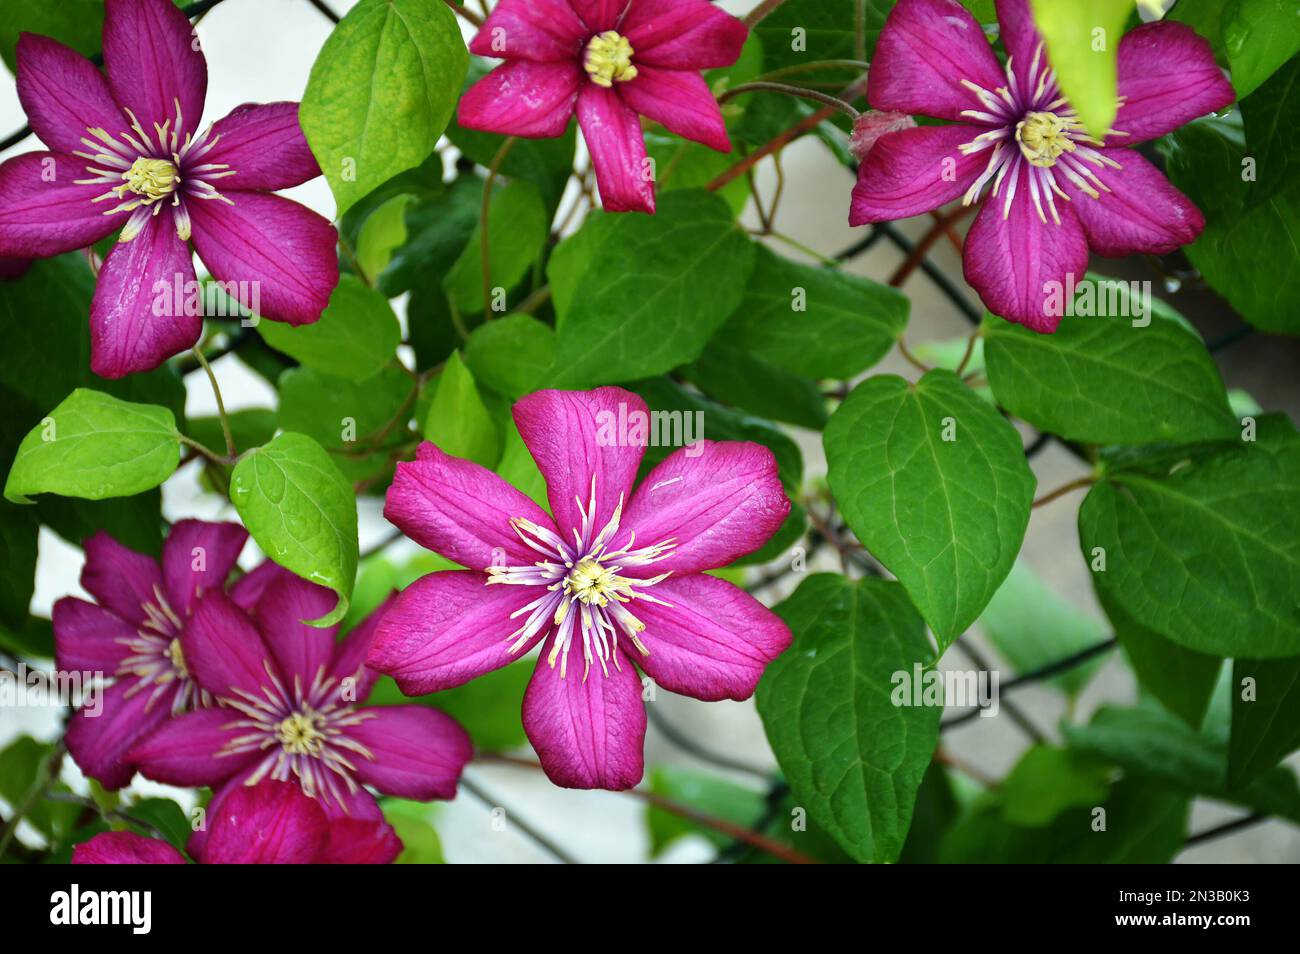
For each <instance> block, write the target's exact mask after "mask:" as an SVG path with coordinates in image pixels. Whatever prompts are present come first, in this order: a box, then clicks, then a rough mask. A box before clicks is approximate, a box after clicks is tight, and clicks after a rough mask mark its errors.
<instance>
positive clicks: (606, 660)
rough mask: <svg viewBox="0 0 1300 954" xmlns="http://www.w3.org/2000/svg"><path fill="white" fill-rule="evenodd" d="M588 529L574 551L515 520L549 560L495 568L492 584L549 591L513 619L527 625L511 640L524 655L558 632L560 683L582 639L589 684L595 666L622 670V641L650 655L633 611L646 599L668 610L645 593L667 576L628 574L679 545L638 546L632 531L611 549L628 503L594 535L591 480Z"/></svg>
mask: <svg viewBox="0 0 1300 954" xmlns="http://www.w3.org/2000/svg"><path fill="white" fill-rule="evenodd" d="M577 504H578V512H579V514H580V515H581V517H582V526H581V527H575V528H574V530H573V536H574V542H573V545H569V544H568V543H566V542H565V541H564V540H563V539H561V538H560V536H559V535H558V534H556V533H555V532H554V531H552V530H549V529H547V528H546V527H541V526H538V525H537V524H536V523H534V522H533V521H531V520H527V519H525V518H523V517H516V518H515V519H513V520H511V521H510V524H511V526H512V527H514V530H515V533H516V534H518V536H519V539H520V540H522V541H523V542H524V543H525V544H526V545H527V546H528V547H530V548H531V549H533V550H536V551H537V552H538V553H539V554H540V555H541V556H542V557H543V559H541V560H538V561H537V562H535V563H533V564H531V565H529V566H493V567H489V568H488V571H487V572H488V579H487V582H488V584H489V585H490V584H493V583H506V584H511V585H515V586H535V587H540V588H542V590H543V591H542V593H541V595H540V596H538V597H537V598H536V599H534V600H533V601H532V602H530V603H528V604H527V605H526V606H523V607H521V608H519V609H518V610H516V611H515V612H514V613H513V614H512V615H511V618H512V619H518V618H520V617H525V619H524V622H523V625H521V626H520V627H519V628H518V629H517V630H515V631H514V632H513V633H511V634H510V636H509V642H510V644H511V645H510V652H511V653H517V652H519V651H520V650H521V649H523V648H524V647H525V646H526V645H528V644H529V643H530V642H532V641H533V640H534V639H535V638H537V637H539V636H543V635H545V634H546V632H547V631H548V630H549V629H550V628H551V627H555V639H554V642H553V643H552V646H551V651H550V653H549V654H548V655H547V659H546V661H547V665H549V666H551V667H552V668H554V667H555V664H556V662H557V661H558V662H559V664H560V677H561V678H565V677H566V676H567V675H568V663H569V648H570V646H571V645H572V643H573V640H574V638H575V636H576V637H577V638H579V639H580V640H581V642H582V657H583V661H584V664H585V665H584V668H583V674H582V678H583V680H584V681H586V679H587V676H588V675H589V674H590V672H591V666H592V663H594V662H599V664H600V667H601V671H602V672H603V673H604V674H605V675H609V664H610V663H611V662H612V663H613V665H614V667H615V668H616V669H620V668H621V666H620V665H619V659H618V656H619V653H618V637H619V636H620V635H623V636H626V637H627V639H628V641H629V642H631V643H632V645H633V646H635V647H636V649H637V651H638V652H640V653H641V654H642V655H643V656H648V655H650V650H649V649H647V648H646V646H645V644H644V643H643V642H642V641H641V637H640V634H641V633H642V632H644V630H645V624H644V623H643V622H641V620H639V619H637V617H636V615H635V614H634V613H633V612H632V611H631V610H630V609H629V608H628V606H629V604H632V603H634V602H635V601H636V600H646V601H649V602H652V603H658V604H660V605H661V606H669V605H671V604H669V603H665V602H664V601H663V600H661V599H658V598H657V597H655V596H654V595H653V594H651V593H647V592H646V590H647V589H648V588H649V587H652V586H654V585H655V584H656V583H660V582H662V581H663V580H665V579H667V578H668V576H669V574H668V573H662V574H660V575H658V576H652V577H648V578H645V579H642V578H640V577H629V576H624V575H623V571H624V570H626V569H629V568H632V567H640V566H647V565H649V564H651V563H654V562H655V561H656V560H661V559H663V557H664V556H665V555H666V554H667V553H668V552H669V551H670V550H672V549H673V547H674V546H676V544H675V543H674V542H673V541H672V540H664V541H662V542H660V543H657V544H655V545H653V546H648V547H641V548H637V547H636V535H635V534H634V533H629V534H628V538H627V542H626V543H625V544H624V545H623V546H620V547H618V548H616V549H611V548H610V547H611V544H612V542H613V540H614V537H615V536H616V535H617V533H618V529H619V523H620V522H621V521H622V519H623V499H622V497H620V498H619V502H618V506H617V507H615V508H614V513H613V515H612V516H611V517H610V520H609V522H608V523H607V524H606V525H605V526H604V527H603V528H602V529H601V530H600V532H599V533H596V532H595V527H594V522H595V517H596V507H597V503H596V478H595V477H594V476H593V477H592V480H591V500H590V501H589V502H588V504H587V505H586V506H583V503H582V500H581V499H577Z"/></svg>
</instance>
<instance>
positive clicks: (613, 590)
mask: <svg viewBox="0 0 1300 954" xmlns="http://www.w3.org/2000/svg"><path fill="white" fill-rule="evenodd" d="M621 583H622V581H621V580H620V579H619V577H618V574H616V573H615V572H614V571H613V570H611V569H609V568H608V567H605V566H602V565H601V563H600V561H599V560H593V559H590V558H587V559H585V560H583V561H582V562H580V563H579V564H578V565H577V566H575V567H574V568H573V569H572V570H570V571H569V575H568V576H566V577H565V578H564V592H565V593H566V594H568V595H569V596H571V597H574V598H576V599H578V600H579V601H581V602H583V603H586V604H587V605H589V606H590V605H592V604H593V603H594V604H595V605H597V606H605V605H607V604H608V603H609V600H610V598H611V597H613V596H615V594H617V592H618V590H619V587H620V585H621Z"/></svg>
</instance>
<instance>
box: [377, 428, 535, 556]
mask: <svg viewBox="0 0 1300 954" xmlns="http://www.w3.org/2000/svg"><path fill="white" fill-rule="evenodd" d="M384 516H385V517H387V518H388V520H389V522H390V523H392V524H393V525H394V526H396V527H399V528H400V529H401V530H402V532H403V533H405V534H406V535H407V536H408V537H410V538H411V539H412V540H414V541H415V542H416V543H418V544H420V546H422V547H424V548H425V549H428V550H432V551H434V552H435V553H441V554H442V555H443V556H445V557H447V558H448V559H450V560H454V561H455V562H456V563H459V564H460V565H461V566H466V567H469V568H471V569H474V570H485V569H487V568H488V567H489V566H493V565H496V564H498V563H500V562H501V560H502V559H503V558H504V559H506V560H508V561H509V562H511V563H512V564H513V563H519V562H528V563H531V562H532V561H533V560H535V559H536V558H537V554H536V551H534V550H533V549H532V548H531V547H529V546H528V545H527V544H525V543H524V542H523V541H522V540H521V539H520V538H519V535H518V534H517V533H515V531H514V529H513V527H512V524H511V522H510V521H511V520H513V519H515V518H517V517H522V518H526V519H527V520H530V521H532V522H533V523H535V524H537V525H538V526H541V527H545V528H547V529H548V530H550V532H552V533H554V532H555V525H554V524H553V523H552V522H551V518H550V517H549V516H547V514H546V511H545V510H543V509H542V508H541V507H539V506H537V504H535V503H533V501H532V500H530V499H529V498H528V497H526V496H524V494H522V493H520V492H519V491H518V490H516V489H515V488H514V487H511V486H510V485H509V484H508V483H506V482H505V481H504V480H502V479H501V478H500V477H498V476H497V475H496V474H494V473H492V471H490V470H488V469H487V468H486V467H481V466H480V465H478V464H475V463H473V462H472V461H467V460H460V459H459V458H456V457H450V456H448V455H447V454H444V453H443V452H442V451H440V450H439V449H438V448H437V447H435V446H434V445H433V444H431V443H428V442H425V443H424V444H422V445H421V447H420V450H419V457H418V459H417V460H415V461H413V462H411V463H400V464H398V465H397V473H396V475H395V476H394V478H393V483H392V486H391V487H389V488H388V495H387V497H386V499H385V502H384Z"/></svg>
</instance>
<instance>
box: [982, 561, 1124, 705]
mask: <svg viewBox="0 0 1300 954" xmlns="http://www.w3.org/2000/svg"><path fill="white" fill-rule="evenodd" d="M979 626H980V628H981V629H983V630H984V634H985V635H986V636H988V638H989V641H990V642H991V643H993V645H994V646H995V647H997V650H998V653H999V654H1000V655H1001V656H1003V657H1004V658H1005V659H1006V660H1007V661H1008V662H1009V663H1011V665H1012V667H1014V669H1015V671H1016V672H1018V673H1025V672H1034V671H1035V670H1038V669H1042V668H1043V667H1045V666H1050V665H1051V664H1052V663H1056V662H1060V661H1061V660H1062V659H1066V658H1068V657H1070V656H1073V655H1075V654H1076V653H1079V652H1082V651H1083V650H1085V649H1087V648H1089V647H1090V646H1096V645H1098V644H1099V643H1102V642H1104V641H1105V640H1106V636H1107V633H1106V628H1105V627H1104V626H1103V625H1102V624H1101V623H1100V622H1099V621H1098V620H1097V619H1095V618H1094V617H1092V616H1089V615H1087V614H1085V613H1083V612H1082V611H1081V610H1079V609H1078V608H1076V607H1074V606H1072V605H1071V604H1069V603H1067V602H1066V601H1065V600H1063V599H1061V598H1060V597H1059V596H1057V595H1056V594H1055V593H1054V592H1052V590H1051V589H1050V588H1049V587H1048V586H1046V585H1045V584H1044V583H1043V581H1042V580H1041V579H1039V578H1038V576H1037V575H1036V574H1035V573H1034V571H1033V570H1031V569H1029V567H1028V566H1027V565H1026V564H1025V563H1024V562H1023V561H1020V560H1017V561H1016V564H1015V566H1014V567H1012V569H1011V573H1010V575H1008V576H1007V578H1006V581H1005V582H1004V583H1003V584H1002V585H1001V586H1000V587H998V591H997V593H995V594H994V595H993V599H992V600H990V601H989V605H988V606H987V607H986V608H985V610H984V613H983V614H982V615H981V616H980V618H979ZM1101 665H1102V660H1101V659H1097V660H1094V661H1092V662H1088V663H1085V664H1084V665H1082V666H1074V667H1072V668H1070V669H1068V670H1066V671H1065V672H1063V673H1061V674H1060V675H1059V676H1054V677H1053V678H1052V679H1051V680H1050V683H1051V684H1052V685H1055V686H1057V687H1058V688H1059V689H1061V691H1063V692H1065V693H1066V694H1067V695H1070V696H1075V695H1078V694H1079V693H1080V692H1082V691H1083V688H1084V686H1086V685H1087V684H1088V682H1089V681H1090V680H1091V679H1092V677H1093V676H1094V675H1095V674H1096V672H1097V670H1098V669H1099V668H1100V667H1101Z"/></svg>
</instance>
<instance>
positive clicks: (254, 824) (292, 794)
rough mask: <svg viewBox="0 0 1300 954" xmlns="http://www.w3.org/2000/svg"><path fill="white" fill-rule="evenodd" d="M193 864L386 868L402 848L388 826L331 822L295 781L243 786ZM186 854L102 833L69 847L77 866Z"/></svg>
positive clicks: (172, 861) (165, 861)
mask: <svg viewBox="0 0 1300 954" xmlns="http://www.w3.org/2000/svg"><path fill="white" fill-rule="evenodd" d="M209 818H210V821H209V828H210V832H209V835H208V838H207V841H206V844H205V846H204V849H203V854H202V856H200V857H196V859H195V860H196V861H198V862H200V863H202V864H210V865H213V864H215V865H220V864H227V865H272V864H281V865H287V864H387V863H388V862H391V861H392V860H393V859H394V858H396V857H397V856H398V855H399V854H400V853H401V850H402V843H401V842H400V841H399V840H398V838H397V835H396V834H395V833H394V832H393V830H392V828H391V827H389V826H388V825H387V824H383V823H367V822H358V821H350V822H345V823H335V824H331V823H330V821H329V819H328V818H327V817H326V815H325V812H324V811H323V810H322V808H321V807H320V803H319V802H317V801H316V800H315V799H314V798H310V797H308V796H307V795H305V794H304V793H303V791H302V789H301V788H299V787H298V786H297V785H294V784H293V783H292V782H276V781H272V780H269V779H268V780H266V781H263V782H259V783H258V784H257V785H253V786H241V787H240V788H239V789H238V790H236V791H234V792H232V793H231V795H230V797H229V798H227V799H225V800H224V802H223V804H222V805H221V806H220V809H219V810H218V811H214V812H210V813H209ZM186 862H187V859H186V857H185V856H184V855H183V854H181V853H180V852H179V851H177V850H176V849H175V848H173V847H172V846H171V845H169V844H167V843H166V842H165V841H159V840H158V839H156V838H146V837H144V836H143V835H137V834H135V833H133V832H127V831H120V832H104V833H103V834H100V835H96V836H95V837H94V838H91V839H90V840H88V841H85V842H83V843H82V844H80V845H77V846H76V847H74V848H73V849H72V863H73V864H74V865H181V864H185V863H186Z"/></svg>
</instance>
